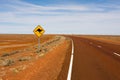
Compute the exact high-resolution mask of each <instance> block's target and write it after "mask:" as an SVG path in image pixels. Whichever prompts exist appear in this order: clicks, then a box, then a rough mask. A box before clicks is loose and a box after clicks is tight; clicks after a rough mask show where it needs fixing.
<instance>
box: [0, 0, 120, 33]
mask: <svg viewBox="0 0 120 80" xmlns="http://www.w3.org/2000/svg"><path fill="white" fill-rule="evenodd" d="M8 1H9V2H10V3H9V2H8V3H7V4H6V5H4V7H5V8H7V9H10V11H9V10H8V11H7V12H6V11H2V12H0V23H3V24H0V27H3V28H2V29H0V32H4V30H5V29H6V28H8V27H9V31H8V32H12V30H14V28H15V31H14V33H17V32H19V33H22V32H25V33H32V29H33V28H34V27H35V26H36V25H37V24H41V25H43V26H45V29H46V30H47V33H101V34H102V33H106V34H108V33H112V34H120V33H119V31H118V30H120V29H119V25H120V10H119V7H120V6H118V5H117V6H116V7H115V8H117V10H111V11H108V12H106V11H105V9H106V8H107V7H109V8H111V7H110V6H109V5H107V6H105V5H93V6H92V5H67V6H65V5H64V6H63V5H58V6H39V5H34V4H30V3H26V2H22V1H20V0H14V1H11V0H8ZM103 7H104V8H103ZM8 23H12V24H8ZM19 24H21V25H19ZM108 29H110V30H108ZM113 30H114V31H113ZM115 31H116V32H115ZM114 32H115V33H114Z"/></svg>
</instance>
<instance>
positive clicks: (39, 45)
mask: <svg viewBox="0 0 120 80" xmlns="http://www.w3.org/2000/svg"><path fill="white" fill-rule="evenodd" d="M38 51H40V38H38Z"/></svg>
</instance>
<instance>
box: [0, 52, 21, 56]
mask: <svg viewBox="0 0 120 80" xmlns="http://www.w3.org/2000/svg"><path fill="white" fill-rule="evenodd" d="M16 53H19V51H12V52H10V53H3V54H2V55H1V57H7V56H11V55H14V54H16Z"/></svg>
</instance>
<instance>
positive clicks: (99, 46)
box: [64, 36, 120, 80]
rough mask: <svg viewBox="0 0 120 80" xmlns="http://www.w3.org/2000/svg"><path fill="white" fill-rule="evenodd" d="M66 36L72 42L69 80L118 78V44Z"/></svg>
mask: <svg viewBox="0 0 120 80" xmlns="http://www.w3.org/2000/svg"><path fill="white" fill-rule="evenodd" d="M68 37H70V38H71V39H72V40H73V42H74V55H73V56H74V57H73V64H72V73H71V80H120V45H117V44H116V45H115V44H110V43H106V42H103V41H98V40H92V39H88V38H83V37H77V36H68ZM68 57H70V56H66V58H68ZM69 60H70V59H69ZM68 72H69V71H68ZM64 80H66V79H64Z"/></svg>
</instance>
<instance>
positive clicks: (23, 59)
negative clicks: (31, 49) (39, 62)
mask: <svg viewBox="0 0 120 80" xmlns="http://www.w3.org/2000/svg"><path fill="white" fill-rule="evenodd" d="M30 59H31V57H30V56H26V57H22V58H19V59H18V61H28V60H30Z"/></svg>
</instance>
